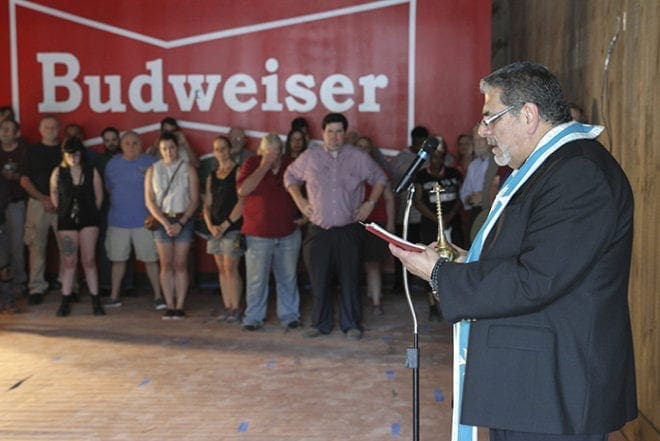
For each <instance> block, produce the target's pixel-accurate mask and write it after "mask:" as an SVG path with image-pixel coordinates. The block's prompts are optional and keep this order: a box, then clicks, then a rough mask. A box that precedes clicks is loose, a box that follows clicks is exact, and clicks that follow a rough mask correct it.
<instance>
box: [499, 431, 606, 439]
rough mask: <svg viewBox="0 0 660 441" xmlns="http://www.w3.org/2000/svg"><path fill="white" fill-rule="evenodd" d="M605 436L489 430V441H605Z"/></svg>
mask: <svg viewBox="0 0 660 441" xmlns="http://www.w3.org/2000/svg"><path fill="white" fill-rule="evenodd" d="M607 436H608V435H607V434H600V435H548V434H545V433H526V432H513V431H511V430H498V429H490V441H607Z"/></svg>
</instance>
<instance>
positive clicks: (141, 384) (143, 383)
mask: <svg viewBox="0 0 660 441" xmlns="http://www.w3.org/2000/svg"><path fill="white" fill-rule="evenodd" d="M150 381H151V380H149V379H148V378H145V379H144V380H142V381H140V385H139V386H138V387H142V386H146V385H147V384H149V382H150Z"/></svg>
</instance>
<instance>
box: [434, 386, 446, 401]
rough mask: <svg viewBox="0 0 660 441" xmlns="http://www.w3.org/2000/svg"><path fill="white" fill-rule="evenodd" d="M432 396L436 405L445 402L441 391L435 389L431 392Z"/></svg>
mask: <svg viewBox="0 0 660 441" xmlns="http://www.w3.org/2000/svg"><path fill="white" fill-rule="evenodd" d="M433 394H434V395H435V401H436V402H437V403H440V402H442V401H445V396H444V394H443V393H442V389H436V390H434V391H433Z"/></svg>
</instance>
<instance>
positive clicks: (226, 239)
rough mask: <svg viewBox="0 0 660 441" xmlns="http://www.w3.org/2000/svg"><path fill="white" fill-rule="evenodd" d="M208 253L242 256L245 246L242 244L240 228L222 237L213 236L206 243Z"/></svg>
mask: <svg viewBox="0 0 660 441" xmlns="http://www.w3.org/2000/svg"><path fill="white" fill-rule="evenodd" d="M206 252H207V253H208V254H219V255H221V256H231V257H241V256H243V254H244V253H243V247H242V246H241V232H240V230H233V231H230V232H228V233H226V234H225V235H224V236H222V237H211V238H210V239H209V241H208V242H207V243H206Z"/></svg>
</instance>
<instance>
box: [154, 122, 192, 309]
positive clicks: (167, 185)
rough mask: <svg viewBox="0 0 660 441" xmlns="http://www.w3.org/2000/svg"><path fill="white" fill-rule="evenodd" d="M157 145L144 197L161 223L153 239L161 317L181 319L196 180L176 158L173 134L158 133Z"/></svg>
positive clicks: (188, 166) (188, 168) (186, 289)
mask: <svg viewBox="0 0 660 441" xmlns="http://www.w3.org/2000/svg"><path fill="white" fill-rule="evenodd" d="M156 145H157V146H158V150H159V152H160V154H161V156H162V158H163V159H161V160H160V161H158V162H156V163H155V164H154V165H153V166H151V167H150V168H149V169H148V170H147V174H146V176H145V181H144V191H145V195H144V196H145V197H144V199H145V203H146V206H147V209H148V210H149V212H150V213H151V215H152V216H153V217H154V218H155V219H156V220H157V221H158V223H159V224H160V226H159V227H158V229H156V230H155V231H154V240H155V241H156V248H157V249H158V258H159V261H160V284H161V289H162V291H163V297H165V303H166V305H167V309H166V311H165V314H164V315H163V319H164V320H168V319H182V318H184V317H185V312H184V310H183V308H184V302H185V299H186V293H187V292H188V283H189V275H188V252H189V251H190V245H191V243H192V241H193V222H192V216H193V214H194V213H195V210H196V209H197V202H198V199H199V179H198V177H197V172H196V171H195V169H194V167H193V166H191V165H190V164H189V163H187V162H185V161H183V159H181V158H180V157H179V146H178V144H177V138H176V136H175V135H174V134H172V133H170V132H165V133H163V134H161V136H160V137H159V138H158V141H157V143H156Z"/></svg>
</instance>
